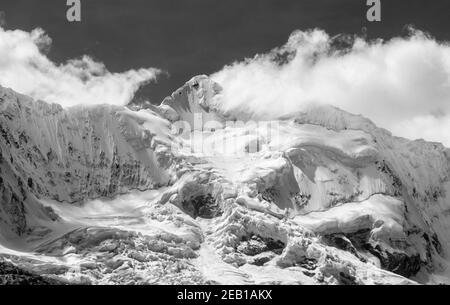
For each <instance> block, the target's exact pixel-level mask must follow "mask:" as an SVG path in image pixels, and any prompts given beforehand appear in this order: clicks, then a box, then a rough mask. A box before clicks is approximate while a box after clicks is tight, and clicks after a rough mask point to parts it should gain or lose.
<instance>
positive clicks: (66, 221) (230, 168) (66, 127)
mask: <svg viewBox="0 0 450 305" xmlns="http://www.w3.org/2000/svg"><path fill="white" fill-rule="evenodd" d="M221 91H222V88H221V86H220V85H219V84H217V83H215V82H214V81H212V80H211V79H210V78H208V77H207V76H196V77H194V78H192V79H191V80H189V81H188V82H187V83H186V84H185V85H184V86H183V87H181V88H180V89H178V90H177V91H175V92H174V93H173V94H172V95H171V96H169V97H167V98H166V99H165V100H164V101H163V102H162V103H161V105H160V106H152V105H149V106H148V107H147V108H142V109H138V110H136V109H134V110H132V109H130V108H127V107H120V106H111V105H96V106H89V107H87V106H75V107H70V108H62V107H61V106H59V105H57V104H47V103H46V102H43V101H34V100H32V99H31V98H29V97H27V96H23V95H20V94H18V93H16V92H14V91H13V90H11V89H6V88H0V153H1V154H0V200H1V204H0V252H1V258H0V260H1V261H3V263H5V264H6V263H7V264H11V265H13V266H15V267H14V268H21V269H23V270H26V272H29V273H31V274H35V275H36V276H39V277H41V278H44V279H49V280H57V281H67V282H71V283H94V284H97V283H120V284H134V283H156V284H167V283H172V284H183V283H190V284H192V283H221V284H260V283H283V284H287V283H299V284H300V283H301V284H388V283H389V284H404V283H442V282H448V281H449V279H450V276H449V275H450V273H449V270H448V261H449V260H448V255H449V250H450V247H449V245H450V233H449V232H450V198H449V197H448V191H450V182H449V178H450V150H449V149H447V148H446V147H444V146H443V145H441V144H439V143H430V142H425V141H423V140H416V141H410V140H406V139H403V138H398V137H395V136H393V135H391V134H390V133H389V132H388V131H386V130H384V129H380V128H378V127H377V126H375V125H374V124H373V123H372V122H371V121H370V120H368V119H366V118H364V117H361V116H357V115H353V114H350V113H347V112H345V111H342V110H340V109H337V108H333V107H331V106H314V107H312V106H311V107H309V108H306V109H305V110H304V111H303V112H299V113H295V114H292V115H289V116H286V117H282V118H279V119H278V120H276V121H270V122H265V121H252V120H250V119H251V118H252V115H251V113H242V112H239V113H237V112H233V111H223V108H222V107H221ZM274 107H276V105H274ZM2 276H3V275H2V274H0V277H2ZM3 277H4V276H3ZM2 279H3V280H4V278H2Z"/></svg>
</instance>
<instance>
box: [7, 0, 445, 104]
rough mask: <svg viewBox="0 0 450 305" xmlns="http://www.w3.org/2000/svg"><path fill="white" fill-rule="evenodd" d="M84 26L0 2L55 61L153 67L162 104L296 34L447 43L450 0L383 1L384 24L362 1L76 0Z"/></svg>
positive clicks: (58, 5)
mask: <svg viewBox="0 0 450 305" xmlns="http://www.w3.org/2000/svg"><path fill="white" fill-rule="evenodd" d="M81 3H82V22H80V23H69V22H67V20H66V10H67V8H68V7H67V6H66V0H0V11H4V12H5V14H6V22H7V23H6V28H7V29H16V28H17V29H23V30H27V31H29V30H31V29H33V28H35V27H42V28H43V29H44V30H45V31H46V32H47V33H48V34H49V36H50V37H51V38H52V39H53V44H52V49H51V51H50V53H49V57H50V58H51V59H52V60H53V61H55V62H63V61H65V60H66V59H69V58H74V57H80V56H81V55H83V54H88V55H91V56H92V57H94V58H95V59H97V60H99V61H102V62H104V63H105V64H106V66H107V67H108V69H109V70H110V71H113V72H119V71H123V70H127V69H131V68H140V67H157V68H161V69H164V70H166V71H167V72H168V73H169V74H170V76H168V77H161V78H160V79H159V81H158V83H156V84H150V85H148V86H146V87H145V88H144V89H143V90H141V91H140V92H139V94H140V95H142V96H145V97H147V98H149V99H151V100H152V102H154V103H159V102H160V101H161V100H162V99H163V97H164V96H166V95H169V94H170V93H171V92H172V91H173V90H174V89H176V88H178V87H179V86H181V85H182V84H184V82H186V81H187V80H188V79H189V78H190V77H191V76H194V75H196V74H210V73H212V72H215V71H217V70H220V69H221V67H223V66H224V65H225V64H229V63H231V62H233V61H235V60H241V59H243V58H245V57H251V56H253V55H254V54H256V53H262V52H266V51H268V50H270V49H272V48H273V47H275V46H279V45H282V44H283V43H284V42H286V40H287V38H288V37H289V34H290V33H291V32H292V31H293V30H295V29H302V30H305V29H309V28H321V29H325V30H326V31H327V32H328V33H329V34H331V35H334V34H338V33H347V34H352V33H358V34H359V33H361V29H362V28H363V27H366V28H367V34H368V37H369V38H376V37H381V38H390V37H392V36H398V35H402V34H405V31H404V28H405V25H408V24H412V25H414V26H415V27H416V28H418V29H421V30H425V31H428V32H429V33H431V34H432V35H433V36H434V37H436V38H437V39H439V40H449V41H450V20H449V19H450V18H449V13H450V1H449V0H442V1H441V0H433V1H429V0H381V3H382V14H381V18H382V21H381V22H375V23H369V22H367V20H366V11H367V9H368V7H367V6H366V4H365V3H366V0H314V1H312V0H292V1H288V0H81Z"/></svg>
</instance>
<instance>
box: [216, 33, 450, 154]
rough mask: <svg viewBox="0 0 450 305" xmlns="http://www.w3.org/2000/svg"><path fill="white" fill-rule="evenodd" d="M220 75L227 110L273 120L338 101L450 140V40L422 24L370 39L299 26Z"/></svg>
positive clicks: (394, 126)
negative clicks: (390, 36)
mask: <svg viewBox="0 0 450 305" xmlns="http://www.w3.org/2000/svg"><path fill="white" fill-rule="evenodd" d="M338 44H341V45H342V44H344V45H345V46H346V47H345V48H342V47H341V48H338V47H337V45H338ZM212 78H213V79H214V80H215V81H217V82H218V83H220V84H221V85H222V86H223V88H224V91H223V103H224V105H223V107H224V108H225V109H224V110H226V111H233V110H236V111H240V112H246V113H247V114H249V115H252V116H254V117H257V118H270V119H272V118H274V117H279V116H282V115H287V114H289V113H292V112H295V111H300V110H302V109H304V107H307V106H308V105H310V104H317V103H323V104H331V105H334V106H337V107H339V108H342V109H344V110H346V111H349V112H352V113H358V114H362V115H364V116H366V117H369V118H371V119H372V120H373V121H374V122H375V123H377V124H378V125H379V126H381V127H384V128H387V129H389V130H390V131H392V132H393V133H394V134H395V135H398V136H404V137H407V138H425V139H427V140H433V141H439V142H443V143H444V144H446V145H447V146H450V132H448V130H450V46H449V45H448V44H446V43H440V42H437V41H436V40H434V39H432V38H430V37H429V36H427V35H426V34H424V33H422V32H420V31H416V30H412V31H411V34H410V35H409V36H408V37H405V38H394V39H391V40H389V41H382V40H376V41H369V42H368V41H366V40H364V39H363V38H359V37H356V38H354V37H351V38H349V37H343V36H340V37H338V38H336V37H334V38H332V37H330V36H329V35H328V34H327V33H325V32H324V31H322V30H311V31H296V32H294V33H293V34H292V35H291V36H290V38H289V40H288V42H287V43H286V44H285V45H283V46H282V47H279V48H275V49H273V50H272V51H271V52H269V53H267V54H262V55H257V56H255V57H254V58H252V59H246V60H245V61H242V62H235V63H233V64H232V65H229V66H226V67H224V68H223V69H222V70H221V71H219V72H217V73H215V74H213V75H212Z"/></svg>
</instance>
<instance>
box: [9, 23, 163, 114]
mask: <svg viewBox="0 0 450 305" xmlns="http://www.w3.org/2000/svg"><path fill="white" fill-rule="evenodd" d="M50 45H51V39H50V37H48V36H47V35H46V34H45V33H44V31H43V30H42V29H35V30H33V31H31V32H25V31H21V30H4V29H3V28H1V27H0V85H2V86H4V87H10V88H12V89H14V90H16V91H18V92H20V93H23V94H26V95H29V96H31V97H33V98H35V99H41V100H45V101H47V102H54V103H59V104H61V105H62V106H72V105H76V104H87V105H92V104H101V103H108V104H116V105H125V104H127V103H128V102H129V101H130V100H131V99H132V97H133V95H134V93H135V92H136V90H137V89H138V88H139V87H140V86H141V85H142V84H144V83H147V82H149V81H152V80H155V79H156V76H157V75H158V74H159V73H160V71H159V70H158V69H155V68H149V69H139V70H129V71H125V72H122V73H112V72H110V71H108V70H107V69H106V67H105V66H104V64H102V63H100V62H96V61H94V60H93V59H92V58H90V57H89V56H83V57H81V58H79V59H72V60H69V61H67V62H66V63H64V64H60V65H57V64H55V63H54V62H52V61H51V60H50V59H49V58H47V56H46V55H45V53H46V52H45V50H48V49H49V47H50Z"/></svg>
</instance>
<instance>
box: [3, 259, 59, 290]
mask: <svg viewBox="0 0 450 305" xmlns="http://www.w3.org/2000/svg"><path fill="white" fill-rule="evenodd" d="M64 284H66V283H65V282H62V281H59V280H56V279H51V278H45V277H42V276H40V275H37V274H34V273H32V272H29V271H26V270H23V269H21V268H19V267H17V266H14V265H13V264H11V263H8V262H6V261H0V285H64Z"/></svg>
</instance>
